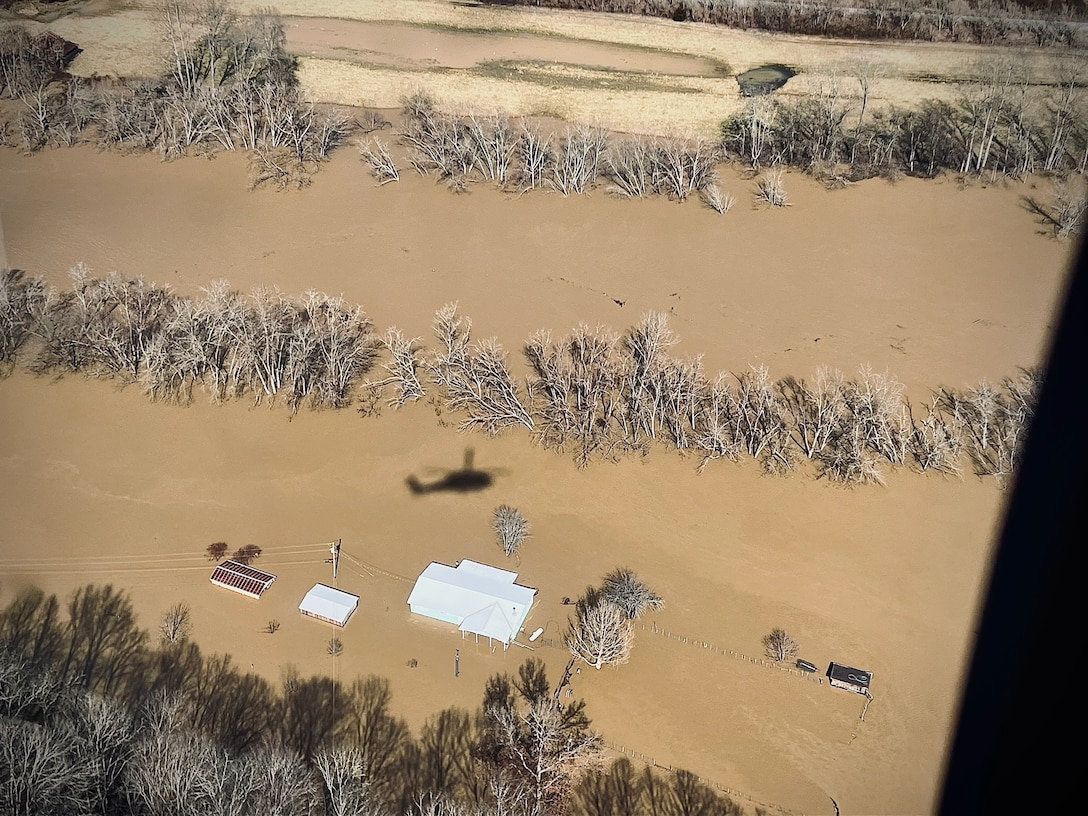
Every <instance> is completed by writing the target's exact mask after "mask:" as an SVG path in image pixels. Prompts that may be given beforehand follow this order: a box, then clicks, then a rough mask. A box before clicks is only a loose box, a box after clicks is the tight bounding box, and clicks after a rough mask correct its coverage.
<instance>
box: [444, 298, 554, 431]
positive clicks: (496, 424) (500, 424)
mask: <svg viewBox="0 0 1088 816" xmlns="http://www.w3.org/2000/svg"><path fill="white" fill-rule="evenodd" d="M471 328H472V321H471V320H470V319H469V318H467V317H462V316H461V315H460V314H458V312H457V304H456V303H450V304H447V305H446V306H443V307H442V308H441V309H439V310H438V312H437V313H436V314H435V319H434V329H435V334H436V335H437V336H438V340H439V342H440V343H441V348H440V349H438V350H437V351H436V352H434V355H433V357H432V359H431V361H430V365H429V368H430V373H431V378H432V379H433V380H434V382H435V384H436V385H438V386H439V387H440V388H441V389H442V390H443V401H444V403H445V405H446V407H447V408H450V409H451V410H455V411H456V410H461V411H465V412H466V413H467V414H468V416H467V418H466V419H464V420H463V421H462V422H461V428H462V429H467V428H479V429H481V430H482V431H484V432H485V433H487V434H491V435H494V434H497V433H499V432H500V431H502V430H503V429H505V428H508V427H510V426H511V425H523V426H524V427H526V428H528V429H529V430H530V431H531V430H533V418H532V416H530V414H529V412H528V411H527V410H526V408H525V405H524V404H523V403H522V400H521V395H520V393H519V391H520V389H519V388H518V385H517V382H516V381H515V380H514V378H513V376H512V375H511V374H510V371H509V369H508V368H507V365H506V352H505V351H503V348H502V346H500V345H499V343H498V341H497V340H495V339H493V338H492V339H488V340H484V341H482V342H477V343H472V342H471V337H470V330H471Z"/></svg>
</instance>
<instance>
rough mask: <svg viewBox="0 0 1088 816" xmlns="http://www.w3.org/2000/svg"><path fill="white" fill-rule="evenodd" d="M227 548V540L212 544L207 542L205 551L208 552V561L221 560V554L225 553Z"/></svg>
mask: <svg viewBox="0 0 1088 816" xmlns="http://www.w3.org/2000/svg"><path fill="white" fill-rule="evenodd" d="M227 549H228V547H227V542H225V541H216V542H214V543H212V544H209V545H208V548H207V550H205V552H206V553H207V554H208V560H209V561H221V560H222V559H223V556H224V555H226V554H227Z"/></svg>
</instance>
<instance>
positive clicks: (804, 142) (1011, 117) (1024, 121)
mask: <svg viewBox="0 0 1088 816" xmlns="http://www.w3.org/2000/svg"><path fill="white" fill-rule="evenodd" d="M979 72H980V73H979V78H978V79H976V80H974V81H972V82H970V83H967V84H966V85H965V86H964V90H963V91H962V93H961V94H960V95H959V98H958V99H957V100H955V101H954V102H944V101H938V100H933V99H930V100H925V101H923V102H921V103H920V104H919V106H918V107H916V108H913V109H910V108H898V107H895V106H893V107H891V108H888V109H885V110H871V109H870V108H869V104H868V103H869V96H870V94H871V92H872V85H873V84H874V83H875V82H877V81H878V76H877V75H876V72H875V69H872V68H871V67H866V66H862V67H861V68H859V69H858V70H857V71H856V73H855V75H854V76H853V77H852V78H849V79H848V78H835V79H828V80H826V81H824V82H823V83H822V84H821V86H820V87H818V88H817V89H815V90H814V91H813V92H812V93H810V94H807V95H804V96H801V97H798V98H795V99H782V98H779V97H775V96H765V97H757V98H753V99H751V100H750V101H749V102H748V103H747V104H746V106H745V108H744V110H742V111H741V112H738V113H737V114H735V115H733V116H731V117H730V118H729V119H727V120H725V122H723V123H722V126H721V135H722V146H723V148H725V150H726V151H727V152H728V154H729V155H730V156H732V157H733V158H735V159H737V160H739V161H741V162H743V163H745V164H748V165H752V166H755V167H758V166H760V165H772V164H786V165H790V166H792V167H799V168H801V169H803V170H806V171H810V172H814V173H816V174H817V175H822V176H824V177H830V176H833V175H835V174H836V173H838V174H841V175H844V176H845V177H847V178H849V179H851V180H854V179H860V178H869V177H872V176H886V177H894V176H896V175H897V174H906V175H911V176H918V177H922V178H932V177H934V176H936V175H938V174H939V173H941V172H944V171H951V172H954V173H958V174H960V175H963V176H967V177H971V176H973V177H976V178H984V179H990V180H992V179H994V178H996V177H998V176H1008V177H1012V178H1020V177H1022V176H1025V175H1029V174H1033V173H1046V174H1058V175H1063V174H1066V173H1070V172H1077V173H1081V174H1083V173H1084V170H1085V166H1086V163H1088V120H1086V119H1085V115H1084V107H1083V95H1082V93H1081V77H1080V67H1079V66H1078V65H1077V64H1076V63H1073V62H1069V63H1065V64H1064V65H1063V66H1059V70H1058V72H1057V74H1056V76H1055V81H1054V84H1053V85H1052V86H1049V87H1046V88H1040V87H1039V86H1036V85H1032V84H1030V83H1029V82H1028V79H1027V77H1026V76H1025V74H1024V73H1023V71H1022V67H1020V66H1017V65H1014V64H1012V63H994V64H988V65H985V66H980V67H979ZM848 83H852V84H855V85H856V87H855V89H854V91H853V92H851V91H850V90H849V89H848Z"/></svg>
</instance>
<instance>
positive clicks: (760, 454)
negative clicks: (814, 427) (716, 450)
mask: <svg viewBox="0 0 1088 816" xmlns="http://www.w3.org/2000/svg"><path fill="white" fill-rule="evenodd" d="M736 379H737V389H736V391H733V390H728V391H726V392H725V396H726V397H727V398H728V400H729V408H728V414H729V421H730V425H731V429H730V430H731V436H732V438H733V439H734V440H736V443H737V444H738V445H740V446H741V447H742V448H743V449H744V450H746V451H747V453H748V455H749V456H751V457H753V458H754V459H757V460H758V461H759V462H760V463H761V464H762V465H763V468H764V469H765V470H767V471H769V472H782V471H785V470H788V469H789V468H791V467H792V466H793V459H792V456H791V453H792V451H791V447H790V437H789V429H788V425H787V424H786V419H785V415H784V411H783V406H782V403H781V402H780V401H779V400H778V399H777V397H776V396H775V393H774V390H773V387H772V385H771V378H770V374H769V372H768V371H767V367H766V366H763V365H761V366H758V367H755V366H753V367H751V368H750V369H749V370H748V371H746V372H744V373H743V374H738V375H736Z"/></svg>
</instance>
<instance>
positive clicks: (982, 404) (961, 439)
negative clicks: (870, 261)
mask: <svg viewBox="0 0 1088 816" xmlns="http://www.w3.org/2000/svg"><path fill="white" fill-rule="evenodd" d="M71 277H72V286H71V288H70V289H68V290H66V291H59V290H57V289H55V288H52V287H49V286H47V285H46V284H45V282H44V281H43V280H42V279H40V278H37V277H34V276H29V275H26V274H25V273H22V272H19V271H15V270H7V271H4V272H0V372H3V371H10V370H11V369H12V368H13V367H14V366H15V365H16V364H17V363H19V362H22V363H23V364H24V365H25V366H26V367H27V368H29V369H30V370H31V371H34V372H37V373H41V374H55V375H62V374H65V373H70V372H78V373H82V374H84V375H85V376H93V377H114V378H120V379H122V380H124V381H127V382H133V383H138V384H139V385H140V387H141V388H142V389H143V390H144V392H145V393H146V394H147V396H148V397H149V398H151V399H161V400H166V401H172V402H179V403H182V404H186V403H188V402H190V401H191V400H192V399H193V398H194V395H195V393H196V392H197V390H203V391H204V392H205V393H206V395H207V396H208V398H209V399H211V400H212V401H222V400H227V399H231V398H249V399H252V400H253V401H254V402H255V403H260V402H267V403H268V404H273V403H275V402H276V401H277V400H280V401H283V402H284V403H286V404H287V406H288V407H289V408H290V410H291V411H292V412H295V411H297V410H298V409H299V408H300V407H301V406H303V405H308V406H310V407H312V408H315V409H321V408H345V407H349V406H353V405H354V406H356V407H358V408H359V410H360V411H361V412H363V413H373V412H375V411H378V410H380V406H381V404H382V403H383V402H384V403H386V404H388V405H390V406H392V407H394V408H399V407H401V406H403V405H405V404H407V403H410V402H415V401H419V400H421V399H424V398H427V397H429V398H430V399H431V400H433V402H434V404H435V405H436V407H437V408H439V409H440V410H442V411H449V412H453V413H456V414H458V415H460V417H461V419H460V421H459V427H460V428H461V429H462V430H478V431H481V432H483V433H485V434H489V435H494V434H498V433H500V432H502V431H504V430H506V429H508V428H513V427H520V428H524V429H525V430H526V431H528V432H530V433H531V434H532V435H533V436H534V438H535V439H536V440H537V441H538V442H540V443H541V444H542V445H544V446H545V447H548V448H551V449H553V450H557V451H562V452H567V453H569V454H571V455H573V457H574V459H575V461H576V462H577V463H578V464H579V465H585V464H587V463H588V462H589V461H591V460H593V459H616V458H618V457H620V456H622V455H625V454H632V453H646V452H648V451H649V450H650V449H651V448H652V447H653V446H655V445H666V446H668V447H670V448H672V449H674V450H677V451H680V452H681V453H691V454H693V455H695V456H697V457H698V459H699V461H700V465H699V467H700V469H701V468H703V467H705V466H706V464H707V463H709V462H710V461H713V460H717V459H730V460H734V461H736V460H740V459H743V458H750V459H754V460H756V461H757V462H759V463H760V465H761V466H762V467H763V468H764V469H765V470H766V471H767V472H770V473H784V472H786V471H789V470H791V469H793V468H794V467H796V466H797V465H799V464H800V463H802V462H809V463H811V465H812V466H813V467H814V469H815V473H816V474H817V476H818V477H821V478H828V479H831V480H833V481H836V482H841V483H844V484H856V483H883V481H884V473H885V471H886V470H887V468H894V467H905V468H911V469H914V470H917V471H920V472H939V473H946V474H959V473H961V472H962V470H964V469H965V468H966V469H968V470H969V471H970V472H972V473H975V474H977V475H979V476H993V477H995V478H996V479H997V480H999V481H1001V482H1006V481H1007V480H1008V479H1009V477H1011V475H1012V474H1013V473H1014V472H1015V470H1016V466H1017V463H1018V462H1019V458H1020V453H1021V449H1022V447H1023V443H1024V438H1025V435H1026V433H1027V429H1028V426H1029V425H1030V422H1031V418H1032V416H1033V414H1034V410H1035V403H1036V399H1037V395H1038V390H1039V385H1040V374H1039V372H1038V370H1036V369H1022V370H1021V371H1020V372H1019V373H1017V374H1016V375H1013V376H1009V377H1006V378H1004V379H1003V380H1002V381H1001V382H1000V383H997V384H994V383H989V382H986V381H982V382H980V383H979V384H978V385H976V386H973V387H969V388H964V389H956V388H950V387H939V388H937V389H935V390H934V391H933V392H932V394H931V395H930V399H929V401H928V402H922V403H920V404H917V405H916V404H913V403H912V402H911V401H910V400H908V399H907V398H906V395H905V392H904V387H903V385H902V383H900V382H899V381H898V380H897V379H896V378H895V377H894V376H893V375H892V374H890V373H888V372H883V373H881V372H875V371H872V370H871V369H870V368H868V367H864V366H863V367H862V368H861V369H860V370H859V371H858V374H857V375H856V376H855V377H853V378H851V377H847V376H846V375H844V374H843V373H842V372H840V371H836V370H832V369H829V368H826V367H821V368H819V369H817V370H816V372H815V373H814V374H813V375H812V377H811V378H809V379H807V380H806V379H802V378H799V377H795V376H787V377H783V378H782V379H779V380H774V379H772V377H771V375H770V372H769V371H768V369H767V368H766V366H762V365H761V366H751V367H749V368H747V369H744V370H741V371H739V372H735V373H727V372H717V373H711V372H707V371H706V370H705V369H704V367H703V364H702V360H701V358H700V357H693V356H686V357H678V356H675V355H674V354H673V353H672V352H671V351H670V349H671V348H672V347H673V346H674V345H675V344H676V343H677V342H678V338H677V336H676V335H675V334H674V333H673V332H672V330H671V329H670V328H669V326H668V319H667V317H666V315H664V314H660V313H655V312H650V313H648V314H646V315H644V316H643V317H642V318H641V319H640V320H639V321H638V323H636V324H635V325H634V326H632V327H630V328H629V329H627V330H626V331H624V332H623V333H622V334H621V333H618V332H616V331H614V330H612V329H610V328H608V327H605V326H594V327H591V326H588V325H585V324H582V325H579V326H577V327H575V328H574V329H573V330H572V331H571V332H570V333H568V334H567V335H565V336H562V337H559V338H555V337H553V336H552V335H551V333H550V332H548V331H543V330H542V331H538V332H535V333H534V334H533V335H531V336H530V338H529V339H528V341H527V342H526V343H525V344H524V346H523V348H522V354H523V356H524V362H525V364H526V366H527V374H526V375H525V376H524V377H519V376H517V375H516V374H515V373H514V371H513V368H512V365H511V362H510V359H509V356H508V354H507V352H506V350H505V349H504V348H503V347H502V345H501V344H500V343H499V342H498V340H496V339H495V338H485V339H482V340H478V339H474V338H473V336H472V321H471V319H469V318H468V317H467V316H465V315H462V314H461V313H460V311H459V310H458V308H457V305H456V304H447V305H446V306H444V307H443V308H441V309H440V310H439V311H438V312H437V313H436V314H435V318H434V333H435V337H436V344H435V346H434V347H433V348H428V347H427V346H426V345H425V344H424V343H423V341H422V338H419V337H414V338H408V337H405V336H404V335H403V333H401V332H400V331H399V330H398V329H397V328H396V327H391V328H390V329H388V330H387V331H386V333H385V334H384V336H380V337H379V336H378V335H377V334H376V332H375V331H374V327H373V323H372V321H371V320H370V318H369V316H367V315H366V313H365V312H364V311H363V310H362V309H361V307H359V306H353V305H350V304H347V303H345V302H344V301H343V299H342V298H340V297H330V296H328V295H324V294H321V293H319V292H315V291H309V292H307V293H306V294H305V295H302V296H301V297H289V296H287V295H285V294H283V293H282V292H280V291H279V290H276V289H268V288H264V287H257V288H255V289H254V290H253V292H252V293H251V294H250V295H249V296H248V297H247V296H244V295H242V294H240V293H238V292H237V291H234V290H232V289H230V287H229V286H228V284H226V283H225V282H223V281H218V282H215V283H213V284H212V285H210V286H209V287H207V288H206V289H204V290H203V293H202V295H201V296H200V297H196V298H191V297H185V296H181V295H178V294H176V293H174V292H172V291H171V290H170V289H169V287H167V286H163V285H158V284H154V283H148V282H146V281H145V280H144V279H143V278H135V279H128V278H124V277H122V276H120V275H118V274H116V273H114V274H111V275H109V276H107V277H105V278H98V277H95V276H93V275H92V274H91V273H90V271H89V270H87V269H86V268H85V267H83V266H79V267H76V268H75V269H74V270H73V271H72V274H71ZM379 374H382V375H384V376H378V375H379Z"/></svg>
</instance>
